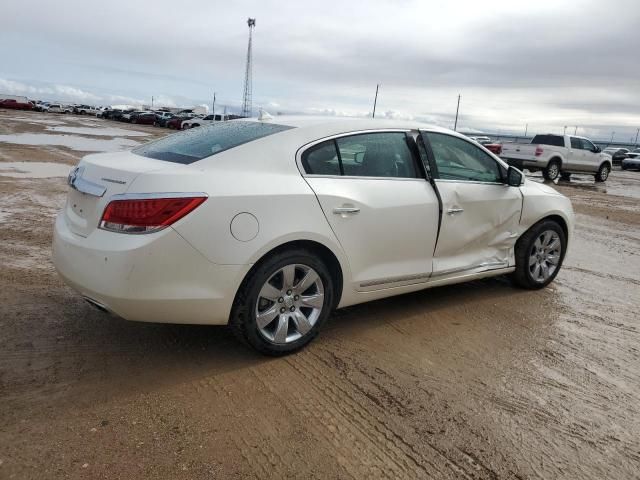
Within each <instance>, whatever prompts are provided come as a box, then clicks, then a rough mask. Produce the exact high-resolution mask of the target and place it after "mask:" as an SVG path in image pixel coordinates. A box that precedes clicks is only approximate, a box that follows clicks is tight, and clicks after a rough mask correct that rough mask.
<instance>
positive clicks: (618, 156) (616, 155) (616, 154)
mask: <svg viewBox="0 0 640 480" xmlns="http://www.w3.org/2000/svg"><path fill="white" fill-rule="evenodd" d="M604 153H606V154H608V155H611V160H612V161H613V164H614V165H620V163H622V160H624V159H625V158H627V154H628V153H629V149H628V148H618V147H607V148H605V149H604Z"/></svg>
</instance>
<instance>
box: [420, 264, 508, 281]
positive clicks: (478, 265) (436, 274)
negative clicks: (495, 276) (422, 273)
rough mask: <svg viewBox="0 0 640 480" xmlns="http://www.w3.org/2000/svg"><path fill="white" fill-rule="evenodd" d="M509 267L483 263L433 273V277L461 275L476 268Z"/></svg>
mask: <svg viewBox="0 0 640 480" xmlns="http://www.w3.org/2000/svg"><path fill="white" fill-rule="evenodd" d="M508 266H509V262H483V263H478V264H477V265H473V266H471V267H461V268H450V269H448V270H442V271H440V272H433V274H432V276H433V277H441V276H443V275H450V274H452V273H461V272H466V271H469V270H475V269H476V268H486V269H488V270H489V269H491V270H493V269H495V268H505V267H508Z"/></svg>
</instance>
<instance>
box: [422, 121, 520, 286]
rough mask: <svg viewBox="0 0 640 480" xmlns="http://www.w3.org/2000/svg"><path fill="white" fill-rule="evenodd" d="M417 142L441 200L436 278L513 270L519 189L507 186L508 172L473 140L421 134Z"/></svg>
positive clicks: (435, 263) (436, 251)
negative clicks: (423, 153) (421, 147)
mask: <svg viewBox="0 0 640 480" xmlns="http://www.w3.org/2000/svg"><path fill="white" fill-rule="evenodd" d="M418 141H423V142H424V146H425V147H426V148H425V149H424V151H425V152H426V155H427V157H428V158H427V160H428V162H429V166H430V170H431V173H432V176H433V178H434V182H435V185H436V188H437V189H438V193H439V195H440V198H441V201H442V218H441V224H440V233H439V235H438V241H437V245H436V248H435V251H434V258H433V277H435V278H437V277H438V276H442V275H456V274H458V273H460V274H463V273H465V272H469V273H473V272H480V271H484V270H491V269H496V268H504V267H508V266H510V265H512V264H513V262H514V255H513V248H514V245H515V242H516V240H517V227H518V224H519V222H520V213H521V211H522V194H521V192H520V189H519V188H518V187H509V186H508V185H506V184H505V183H503V177H504V176H505V172H504V170H503V167H502V166H501V165H500V164H499V162H498V161H497V160H496V159H494V158H493V157H492V156H491V155H489V154H488V153H486V152H485V151H484V150H483V149H482V148H480V147H479V146H477V145H476V144H474V143H472V142H471V141H468V140H465V139H463V138H460V137H457V136H453V135H449V134H446V133H440V132H422V133H421V138H420V139H418ZM421 151H423V150H422V149H421Z"/></svg>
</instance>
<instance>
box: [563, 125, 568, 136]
mask: <svg viewBox="0 0 640 480" xmlns="http://www.w3.org/2000/svg"><path fill="white" fill-rule="evenodd" d="M562 134H563V135H566V134H567V126H566V125H565V126H564V132H562Z"/></svg>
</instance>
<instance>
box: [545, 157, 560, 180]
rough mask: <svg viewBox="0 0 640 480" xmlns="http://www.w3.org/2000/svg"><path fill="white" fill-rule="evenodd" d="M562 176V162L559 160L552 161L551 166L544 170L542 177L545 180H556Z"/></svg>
mask: <svg viewBox="0 0 640 480" xmlns="http://www.w3.org/2000/svg"><path fill="white" fill-rule="evenodd" d="M559 174H560V162H559V161H558V160H551V161H550V162H549V164H548V165H547V166H546V167H545V169H544V170H542V176H543V177H544V179H545V180H551V181H553V180H555V179H556V178H558V175H559Z"/></svg>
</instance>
